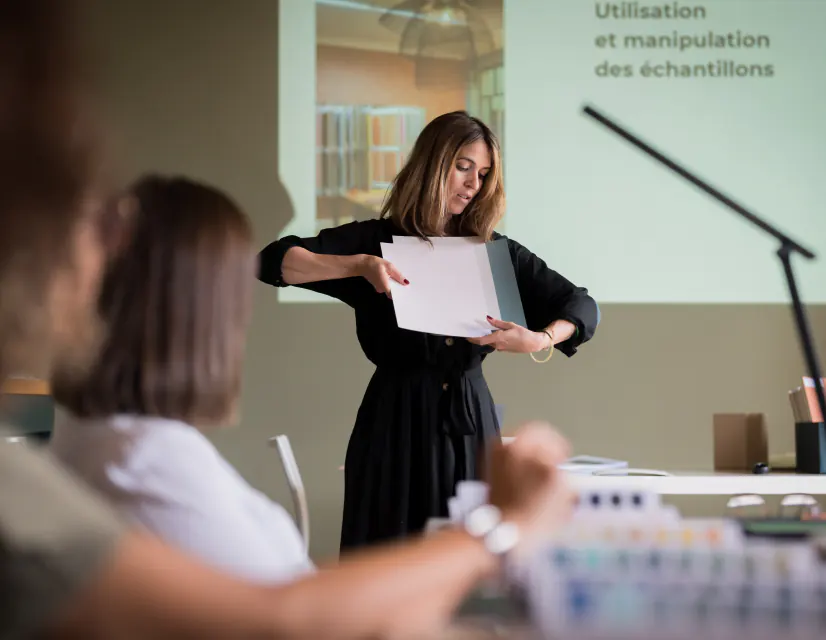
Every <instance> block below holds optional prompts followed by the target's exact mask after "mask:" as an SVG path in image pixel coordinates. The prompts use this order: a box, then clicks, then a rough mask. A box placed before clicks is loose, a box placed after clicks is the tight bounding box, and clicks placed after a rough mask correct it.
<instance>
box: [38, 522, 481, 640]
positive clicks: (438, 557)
mask: <svg viewBox="0 0 826 640" xmlns="http://www.w3.org/2000/svg"><path fill="white" fill-rule="evenodd" d="M495 568H496V561H495V558H494V556H492V555H491V554H490V553H488V552H487V551H486V549H485V547H484V545H483V544H482V543H481V542H480V541H479V540H476V539H474V538H471V537H470V536H469V535H467V534H465V533H462V532H459V531H447V532H442V533H439V534H436V535H434V536H433V537H432V538H429V539H427V540H422V541H421V542H417V543H412V544H407V545H404V546H402V547H398V548H387V549H383V550H381V551H373V552H369V553H365V554H364V555H362V556H359V557H354V558H352V559H351V560H350V561H345V562H343V563H341V564H340V565H338V566H336V567H335V568H331V569H329V570H325V571H321V572H319V574H318V575H316V576H314V577H311V578H307V579H304V580H300V581H298V582H294V583H292V584H289V585H286V586H282V587H273V588H267V587H261V586H255V585H253V584H250V583H244V582H240V581H236V580H234V579H232V578H229V577H227V576H224V575H223V574H219V573H217V572H214V571H212V570H211V569H209V568H207V567H206V566H204V565H202V564H200V563H198V562H196V561H194V560H192V559H190V558H188V557H186V556H185V555H183V554H181V553H179V552H178V551H176V550H174V549H172V548H171V547H168V546H166V545H165V544H163V543H161V542H160V541H158V540H155V539H153V538H151V537H149V536H143V535H137V534H133V535H129V536H126V537H125V538H124V539H123V541H122V543H121V544H120V547H119V548H118V550H117V553H115V554H114V556H113V558H112V561H111V563H110V565H109V566H108V567H107V570H106V571H105V572H104V573H103V575H102V576H101V577H100V578H99V579H98V580H96V581H94V582H93V583H92V584H90V585H89V586H88V588H87V589H85V590H84V592H83V593H81V594H79V596H78V597H77V598H76V599H74V600H73V601H71V602H69V603H67V606H66V608H65V609H64V611H63V612H62V613H61V615H60V617H59V618H58V620H57V622H56V624H55V625H53V627H52V629H51V631H50V632H49V633H47V637H53V638H64V637H65V638H70V637H71V638H74V637H82V638H84V639H87V640H96V639H98V638H99V639H101V640H108V639H109V638H119V639H120V638H153V639H158V640H163V639H165V638H175V639H178V638H198V639H203V640H209V639H211V638H215V639H216V640H232V639H235V638H261V639H265V638H285V639H286V638H289V639H292V638H302V639H303V638H307V639H308V640H320V639H326V638H332V639H339V638H341V639H344V638H395V637H405V636H408V637H423V634H425V633H427V632H428V631H429V630H432V629H434V628H438V627H439V626H441V625H443V624H444V623H445V621H446V620H447V619H448V617H449V615H450V613H451V611H453V609H455V607H456V606H457V605H458V602H459V601H460V599H461V598H462V597H463V595H464V594H466V593H467V592H468V591H469V590H470V589H471V587H472V586H473V585H474V584H475V583H476V582H477V581H478V580H479V579H480V578H482V577H483V576H485V575H486V574H488V573H490V572H491V571H493V570H495Z"/></svg>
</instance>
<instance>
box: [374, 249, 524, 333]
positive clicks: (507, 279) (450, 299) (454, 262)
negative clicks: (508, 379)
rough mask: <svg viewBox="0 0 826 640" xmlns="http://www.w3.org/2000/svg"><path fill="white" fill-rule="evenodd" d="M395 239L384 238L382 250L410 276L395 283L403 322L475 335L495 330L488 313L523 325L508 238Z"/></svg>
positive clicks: (423, 328)
mask: <svg viewBox="0 0 826 640" xmlns="http://www.w3.org/2000/svg"><path fill="white" fill-rule="evenodd" d="M393 240H394V242H393V243H392V244H391V243H382V245H381V250H382V255H383V257H384V258H385V259H386V260H389V261H390V262H392V263H393V264H394V265H396V267H398V269H399V270H400V271H401V272H402V274H403V275H404V277H405V278H407V279H408V280H409V281H410V284H409V285H407V286H401V285H398V284H396V283H392V287H393V289H392V291H393V305H394V308H395V311H396V321H397V323H398V325H399V327H401V328H403V329H410V330H412V331H421V332H424V333H431V334H436V335H445V336H457V337H463V338H475V337H480V336H484V335H488V334H489V333H491V332H492V330H493V327H491V325H490V323H489V322H488V321H487V319H486V316H489V315H490V316H493V317H494V318H501V319H503V320H508V321H510V322H517V323H519V324H522V325H523V326H524V324H525V316H524V311H523V310H522V302H521V299H520V298H519V290H518V288H517V286H516V276H515V274H514V272H513V264H512V263H511V261H510V255H509V253H508V247H507V243H506V241H504V240H496V241H494V242H489V243H484V242H481V240H479V239H469V238H434V239H433V240H434V242H433V244H432V245H431V244H428V243H427V242H424V241H423V240H420V239H418V238H405V239H403V240H402V239H401V238H399V237H394V238H393ZM397 240H399V241H398V242H397Z"/></svg>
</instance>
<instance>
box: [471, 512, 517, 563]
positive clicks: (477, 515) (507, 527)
mask: <svg viewBox="0 0 826 640" xmlns="http://www.w3.org/2000/svg"><path fill="white" fill-rule="evenodd" d="M464 528H465V531H467V532H468V533H469V534H470V535H471V536H473V537H474V538H479V539H481V540H482V541H483V542H484V544H485V548H486V549H487V550H488V551H490V553H492V554H494V555H496V556H501V555H504V554H506V553H508V552H509V551H511V550H512V549H513V548H514V547H515V546H516V545H517V544H518V543H519V527H518V526H517V525H516V524H514V523H513V522H503V521H502V512H501V511H500V510H499V509H498V508H497V507H494V506H493V505H492V504H486V505H482V506H481V507H477V508H476V509H474V510H473V511H471V512H470V513H469V514H468V515H467V517H465V520H464Z"/></svg>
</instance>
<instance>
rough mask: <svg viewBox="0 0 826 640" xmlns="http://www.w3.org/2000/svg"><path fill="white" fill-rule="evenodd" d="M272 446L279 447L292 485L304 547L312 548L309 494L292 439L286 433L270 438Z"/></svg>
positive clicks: (291, 490)
mask: <svg viewBox="0 0 826 640" xmlns="http://www.w3.org/2000/svg"><path fill="white" fill-rule="evenodd" d="M269 443H270V446H273V447H276V448H277V449H278V455H279V456H280V457H281V465H282V467H283V469H284V475H285V476H286V477H287V484H289V485H290V493H291V494H292V498H293V506H294V508H295V517H296V520H297V522H298V530H299V531H300V532H301V537H302V538H304V549H305V550H306V551H308V552H309V549H310V510H309V507H308V506H307V494H306V492H305V491H304V482H303V481H302V480H301V472H300V471H299V470H298V463H297V462H296V460H295V455H294V454H293V448H292V446H291V445H290V439H289V438H288V437H287V436H285V435H283V434H282V435H278V436H275V437H272V438H270V439H269Z"/></svg>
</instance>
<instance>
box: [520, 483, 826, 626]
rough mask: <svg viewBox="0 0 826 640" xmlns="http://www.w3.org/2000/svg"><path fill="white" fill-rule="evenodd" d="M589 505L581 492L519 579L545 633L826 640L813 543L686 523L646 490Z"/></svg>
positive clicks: (825, 594) (820, 568)
mask: <svg viewBox="0 0 826 640" xmlns="http://www.w3.org/2000/svg"><path fill="white" fill-rule="evenodd" d="M591 498H592V496H589V495H582V496H580V504H579V507H578V510H577V513H576V516H575V517H574V519H573V522H572V523H571V524H570V525H569V526H568V527H566V528H565V529H564V530H563V531H562V532H561V534H560V536H559V539H558V540H557V542H556V543H555V544H554V545H552V546H550V547H548V548H547V549H545V550H544V551H543V552H542V553H540V554H539V555H538V556H537V557H536V558H535V559H534V560H533V561H532V562H531V564H530V566H529V567H527V568H526V571H525V573H523V575H522V580H523V589H524V591H525V594H526V597H527V599H528V602H529V605H530V609H531V612H532V617H533V619H534V622H535V624H536V626H537V627H538V628H539V629H540V631H541V633H542V634H543V637H546V638H554V639H555V640H567V639H568V638H571V639H574V638H575V639H576V640H609V639H610V640H626V639H628V640H631V639H635V640H637V639H642V638H644V639H648V638H650V639H651V640H654V639H656V640H683V639H685V640H688V639H689V638H691V639H696V638H702V640H732V639H735V638H746V637H748V638H749V640H755V639H756V640H762V639H763V638H765V639H766V640H769V639H772V640H775V639H778V638H783V640H791V639H795V640H797V639H800V640H810V639H811V640H813V639H814V638H820V637H824V629H826V567H824V565H823V564H822V562H821V560H820V558H819V555H818V553H817V551H816V549H815V546H814V545H813V544H810V543H808V542H799V541H797V542H784V543H778V542H776V541H772V540H766V539H759V538H758V539H754V538H747V537H746V536H745V535H744V534H743V531H742V529H741V528H740V526H739V525H738V524H737V523H736V522H735V521H732V520H723V519H719V520H717V519H709V520H691V519H685V520H684V519H681V518H679V517H678V516H677V515H676V513H675V512H674V511H673V510H668V509H667V508H665V507H663V506H662V505H660V504H658V497H656V496H652V495H650V494H642V493H640V492H623V493H622V494H615V495H614V496H608V500H607V501H606V500H605V499H604V498H606V496H605V495H602V496H600V498H599V499H597V500H593V501H592V500H591ZM596 505H599V506H596Z"/></svg>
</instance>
